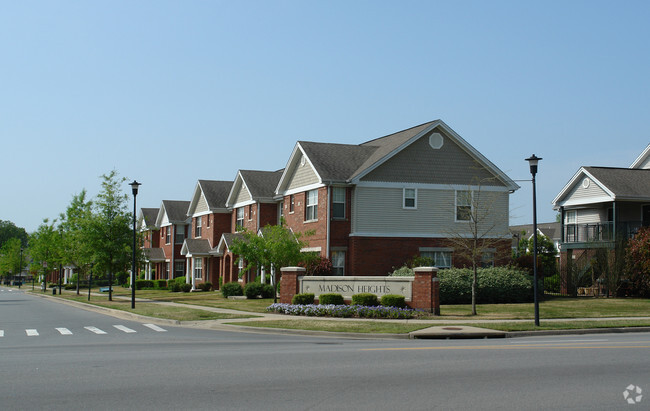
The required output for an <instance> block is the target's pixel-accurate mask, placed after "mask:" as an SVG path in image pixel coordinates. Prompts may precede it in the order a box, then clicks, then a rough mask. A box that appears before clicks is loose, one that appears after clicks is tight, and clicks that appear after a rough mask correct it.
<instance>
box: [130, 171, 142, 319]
mask: <svg viewBox="0 0 650 411" xmlns="http://www.w3.org/2000/svg"><path fill="white" fill-rule="evenodd" d="M129 185H130V186H131V188H132V189H133V261H132V264H131V308H132V309H133V308H135V246H136V244H135V219H136V218H137V217H136V215H135V211H136V209H135V198H136V197H137V195H138V187H140V185H141V184H140V183H138V182H137V181H135V180H133V182H132V183H129Z"/></svg>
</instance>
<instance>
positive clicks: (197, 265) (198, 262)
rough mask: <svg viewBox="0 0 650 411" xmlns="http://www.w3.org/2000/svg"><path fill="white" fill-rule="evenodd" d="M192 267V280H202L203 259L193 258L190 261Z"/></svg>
mask: <svg viewBox="0 0 650 411" xmlns="http://www.w3.org/2000/svg"><path fill="white" fill-rule="evenodd" d="M192 265H193V268H194V279H195V280H202V279H203V258H202V257H194V258H193V261H192Z"/></svg>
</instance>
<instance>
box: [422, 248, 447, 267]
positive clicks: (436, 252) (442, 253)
mask: <svg viewBox="0 0 650 411" xmlns="http://www.w3.org/2000/svg"><path fill="white" fill-rule="evenodd" d="M420 256H421V257H429V258H431V259H432V260H433V265H434V266H435V267H438V268H451V267H453V266H454V250H453V249H450V248H434V247H423V248H420Z"/></svg>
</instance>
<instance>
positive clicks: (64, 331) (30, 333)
mask: <svg viewBox="0 0 650 411" xmlns="http://www.w3.org/2000/svg"><path fill="white" fill-rule="evenodd" d="M142 326H144V327H146V328H147V330H146V331H155V332H167V330H166V329H164V328H162V327H159V326H157V325H156V324H142ZM54 329H55V330H56V331H57V332H58V335H61V336H70V335H74V334H75V333H74V332H73V331H71V330H70V329H69V328H65V327H55V328H54ZM83 330H84V331H79V332H86V331H87V332H91V333H93V334H96V335H106V334H109V333H110V332H112V331H115V330H117V331H121V332H123V333H126V334H134V333H137V332H138V331H137V330H134V329H133V328H129V327H127V326H125V325H121V324H116V325H113V328H107V329H106V330H104V329H101V328H98V327H95V326H90V325H89V326H85V327H83ZM5 335H6V334H5V330H1V329H0V338H3V337H5ZM7 335H8V334H7ZM23 335H25V336H27V337H38V336H40V335H41V333H40V332H39V330H37V329H35V328H25V330H24V334H23Z"/></svg>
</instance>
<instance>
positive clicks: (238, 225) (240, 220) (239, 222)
mask: <svg viewBox="0 0 650 411" xmlns="http://www.w3.org/2000/svg"><path fill="white" fill-rule="evenodd" d="M243 228H244V207H239V208H237V209H236V211H235V231H239V230H242V229H243Z"/></svg>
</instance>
